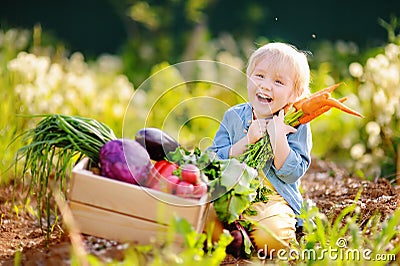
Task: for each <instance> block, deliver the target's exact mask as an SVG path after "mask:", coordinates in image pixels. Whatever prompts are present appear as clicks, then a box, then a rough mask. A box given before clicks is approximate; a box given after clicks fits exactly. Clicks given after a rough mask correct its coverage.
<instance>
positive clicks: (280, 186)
mask: <svg viewBox="0 0 400 266" xmlns="http://www.w3.org/2000/svg"><path fill="white" fill-rule="evenodd" d="M246 74H247V92H248V102H247V103H243V104H239V105H236V106H233V107H231V108H230V109H229V110H227V111H226V113H225V114H224V117H223V120H222V122H221V125H220V128H219V129H218V131H217V133H216V135H215V138H214V141H213V145H212V147H210V148H211V149H212V150H214V151H215V152H216V153H217V155H218V156H219V157H220V158H221V159H227V158H229V157H238V156H239V155H240V154H242V153H243V152H244V151H245V150H246V149H247V145H249V144H251V143H255V142H256V141H258V140H259V139H260V138H261V137H262V136H263V134H264V133H265V132H267V133H268V135H269V138H270V141H271V145H272V150H273V153H274V159H273V161H272V162H270V163H267V164H266V166H265V167H264V169H263V170H262V171H260V176H261V178H262V179H263V181H264V184H265V185H266V186H268V187H269V188H271V189H272V190H274V191H275V192H276V193H275V195H272V196H268V199H269V200H268V202H267V203H263V202H257V203H255V204H253V208H254V209H256V210H257V214H256V215H253V216H246V218H247V219H249V220H252V221H256V222H257V224H258V225H256V226H255V227H254V229H253V230H252V231H251V232H249V236H250V238H251V239H252V241H253V244H254V245H255V247H256V251H260V250H262V251H263V252H264V254H270V253H271V252H273V249H274V250H275V251H276V252H277V251H278V250H279V249H282V248H285V247H287V246H288V243H289V242H290V241H294V240H295V237H296V225H297V226H301V225H302V222H301V220H297V219H296V217H295V215H297V214H299V213H300V208H301V206H302V196H301V194H300V191H299V185H300V178H301V177H302V176H303V175H304V173H305V172H306V171H307V169H308V167H309V165H310V162H311V155H310V152H311V146H312V137H311V130H310V126H309V125H308V124H304V125H300V126H298V127H297V128H293V127H291V126H289V125H286V124H285V123H284V121H283V118H284V111H283V109H284V108H285V107H286V106H288V105H290V104H291V103H294V102H295V101H296V100H297V99H299V98H300V97H302V96H304V95H307V94H309V82H310V69H309V65H308V61H307V57H306V55H305V54H304V53H303V52H301V51H299V50H297V49H296V48H295V47H294V46H291V45H289V44H285V43H269V44H266V45H264V46H262V47H260V48H258V49H257V50H256V51H255V52H254V53H253V54H252V55H251V56H250V58H249V62H248V66H247V71H246ZM215 218H216V214H215V212H214V211H213V209H211V210H210V217H209V219H208V222H207V223H210V221H211V220H215ZM216 222H217V223H218V221H216ZM216 228H220V229H221V228H222V226H221V224H220V225H219V226H218V224H217V226H216ZM214 235H215V231H214ZM217 235H218V234H217Z"/></svg>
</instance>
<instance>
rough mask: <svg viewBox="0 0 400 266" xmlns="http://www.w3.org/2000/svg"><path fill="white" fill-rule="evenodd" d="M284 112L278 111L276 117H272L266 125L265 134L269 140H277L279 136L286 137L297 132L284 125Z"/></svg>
mask: <svg viewBox="0 0 400 266" xmlns="http://www.w3.org/2000/svg"><path fill="white" fill-rule="evenodd" d="M284 117H285V112H284V110H283V109H282V110H280V111H279V113H278V115H274V116H273V117H272V119H271V120H269V122H268V124H267V132H268V135H269V137H270V139H271V140H275V139H277V138H279V136H286V135H287V134H289V133H295V132H296V131H297V130H296V129H295V128H294V127H292V126H289V125H287V124H285V122H284V120H283V119H284Z"/></svg>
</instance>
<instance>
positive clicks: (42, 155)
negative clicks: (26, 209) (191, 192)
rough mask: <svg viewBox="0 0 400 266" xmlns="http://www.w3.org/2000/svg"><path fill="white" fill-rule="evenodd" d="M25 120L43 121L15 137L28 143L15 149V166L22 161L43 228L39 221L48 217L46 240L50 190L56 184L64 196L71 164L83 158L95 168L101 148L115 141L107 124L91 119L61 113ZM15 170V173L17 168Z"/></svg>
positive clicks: (34, 116) (23, 171) (49, 210)
mask: <svg viewBox="0 0 400 266" xmlns="http://www.w3.org/2000/svg"><path fill="white" fill-rule="evenodd" d="M28 117H30V118H38V117H39V118H42V119H41V120H40V121H39V123H38V124H37V125H36V127H35V128H33V129H28V130H26V131H24V132H23V133H22V134H21V135H19V136H17V138H23V141H24V143H29V144H27V145H26V146H24V147H22V148H20V149H19V150H18V152H17V156H16V159H15V164H16V165H17V163H18V162H19V161H23V166H22V179H23V180H24V178H25V176H28V175H29V176H30V182H29V188H28V194H27V196H28V195H30V194H32V193H35V195H36V199H37V206H38V209H37V211H38V217H39V223H40V226H41V228H42V229H43V224H42V219H40V218H41V217H42V213H45V214H47V234H48V237H49V234H50V227H51V225H50V212H51V211H52V210H51V209H50V202H51V199H52V189H53V188H54V186H55V185H58V186H59V190H60V191H63V192H64V193H66V186H65V183H66V178H67V175H68V173H69V172H70V170H71V169H72V167H73V164H74V161H76V160H79V159H80V158H81V157H84V156H86V157H88V158H89V159H90V161H91V162H92V163H93V164H95V165H98V163H99V153H100V149H101V147H102V146H103V145H104V144H105V143H107V142H108V141H110V140H113V139H116V136H115V135H114V133H113V131H112V130H111V129H110V128H109V127H108V126H107V125H105V124H103V123H101V122H98V121H96V120H94V119H91V118H85V117H79V116H68V115H61V114H45V115H32V116H28ZM74 159H75V160H74ZM15 169H16V171H17V167H16V168H15ZM16 176H17V175H16ZM49 188H50V189H49Z"/></svg>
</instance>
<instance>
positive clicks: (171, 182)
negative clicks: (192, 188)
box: [165, 175, 180, 193]
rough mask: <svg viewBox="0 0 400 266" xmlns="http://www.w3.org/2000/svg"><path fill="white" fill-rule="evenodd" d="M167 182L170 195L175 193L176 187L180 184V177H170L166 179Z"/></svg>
mask: <svg viewBox="0 0 400 266" xmlns="http://www.w3.org/2000/svg"><path fill="white" fill-rule="evenodd" d="M165 179H166V182H167V192H168V193H175V191H176V187H177V185H178V183H179V182H180V179H179V176H176V175H170V176H168V177H166V178H165Z"/></svg>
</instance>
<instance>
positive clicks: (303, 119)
mask: <svg viewBox="0 0 400 266" xmlns="http://www.w3.org/2000/svg"><path fill="white" fill-rule="evenodd" d="M331 108H332V106H327V105H325V106H323V107H321V108H320V109H318V110H316V111H315V112H314V113H312V114H304V115H303V116H302V117H300V118H299V122H300V124H305V123H308V122H310V121H311V120H313V119H314V118H317V117H318V116H320V115H322V114H323V113H325V112H328V111H329V110H330V109H331Z"/></svg>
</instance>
